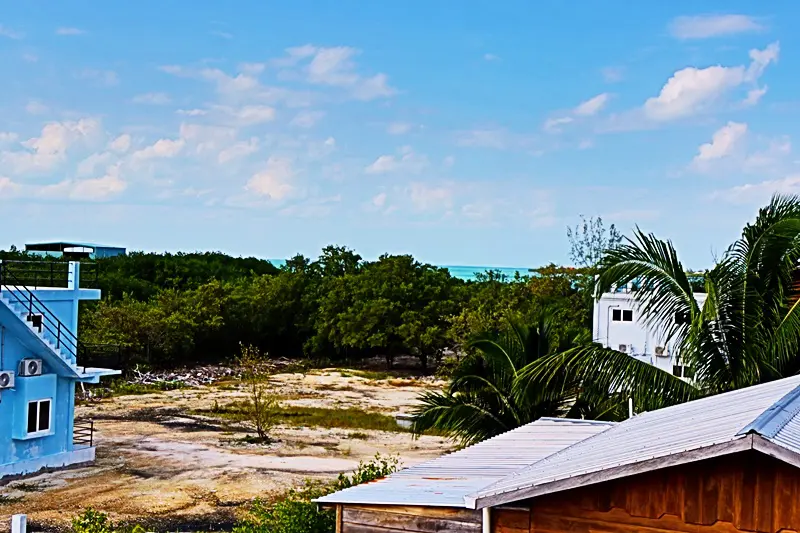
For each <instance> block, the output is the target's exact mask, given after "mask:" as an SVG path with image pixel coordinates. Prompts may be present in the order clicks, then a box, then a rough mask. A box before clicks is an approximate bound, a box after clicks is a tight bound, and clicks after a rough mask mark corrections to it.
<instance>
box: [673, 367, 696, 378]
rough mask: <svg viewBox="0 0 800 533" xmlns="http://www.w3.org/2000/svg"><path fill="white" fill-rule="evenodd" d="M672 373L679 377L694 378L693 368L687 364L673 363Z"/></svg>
mask: <svg viewBox="0 0 800 533" xmlns="http://www.w3.org/2000/svg"><path fill="white" fill-rule="evenodd" d="M672 375H673V376H677V377H679V378H686V379H694V370H692V369H691V368H689V367H688V366H683V365H673V366H672Z"/></svg>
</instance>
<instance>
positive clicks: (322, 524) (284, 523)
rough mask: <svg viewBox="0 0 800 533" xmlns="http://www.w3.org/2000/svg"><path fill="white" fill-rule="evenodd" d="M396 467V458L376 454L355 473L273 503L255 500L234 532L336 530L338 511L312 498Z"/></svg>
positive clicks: (314, 532) (322, 532) (309, 484)
mask: <svg viewBox="0 0 800 533" xmlns="http://www.w3.org/2000/svg"><path fill="white" fill-rule="evenodd" d="M397 467H398V461H397V459H395V458H393V457H381V456H380V455H376V456H375V458H374V459H373V460H372V461H370V462H367V463H365V462H363V461H362V462H361V463H359V465H358V468H357V469H356V470H355V472H353V473H352V474H350V475H347V474H339V478H338V479H337V480H336V481H334V482H332V483H323V482H307V483H306V486H305V487H304V488H302V489H300V490H293V491H289V493H288V494H286V495H284V496H282V497H281V498H280V499H278V500H277V501H276V502H274V503H272V504H267V503H265V502H263V501H256V502H255V503H254V504H253V505H252V506H251V508H250V512H249V516H248V517H247V518H246V519H245V520H242V521H241V522H240V523H239V524H237V526H236V527H235V528H234V533H334V531H335V530H336V514H335V512H334V511H332V510H329V509H320V508H319V506H318V505H317V504H316V503H314V502H313V501H312V500H314V499H315V498H320V497H322V496H325V495H326V494H330V493H332V492H336V491H339V490H342V489H346V488H349V487H353V486H355V485H359V484H361V483H368V482H370V481H374V480H376V479H380V478H382V477H386V476H388V475H390V474H392V473H394V472H396V471H397Z"/></svg>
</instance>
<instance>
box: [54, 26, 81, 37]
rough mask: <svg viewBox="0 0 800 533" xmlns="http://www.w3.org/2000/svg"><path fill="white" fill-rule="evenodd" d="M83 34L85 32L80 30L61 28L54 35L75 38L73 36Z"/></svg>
mask: <svg viewBox="0 0 800 533" xmlns="http://www.w3.org/2000/svg"><path fill="white" fill-rule="evenodd" d="M85 33H86V32H85V31H83V30H81V29H80V28H67V27H62V28H58V29H57V30H56V35H66V36H75V35H83V34H85Z"/></svg>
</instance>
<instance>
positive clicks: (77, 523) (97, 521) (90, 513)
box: [72, 507, 145, 533]
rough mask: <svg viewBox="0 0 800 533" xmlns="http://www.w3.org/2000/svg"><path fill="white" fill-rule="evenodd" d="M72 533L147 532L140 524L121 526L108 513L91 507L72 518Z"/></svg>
mask: <svg viewBox="0 0 800 533" xmlns="http://www.w3.org/2000/svg"><path fill="white" fill-rule="evenodd" d="M72 533H145V529H144V528H143V527H142V526H140V525H135V526H133V527H126V528H120V527H118V526H116V525H115V524H114V523H113V522H112V521H111V519H110V518H109V517H108V515H107V514H106V513H103V512H101V511H96V510H94V509H92V508H91V507H89V508H87V509H85V510H84V511H83V512H82V513H81V514H79V515H78V516H76V517H75V518H73V519H72Z"/></svg>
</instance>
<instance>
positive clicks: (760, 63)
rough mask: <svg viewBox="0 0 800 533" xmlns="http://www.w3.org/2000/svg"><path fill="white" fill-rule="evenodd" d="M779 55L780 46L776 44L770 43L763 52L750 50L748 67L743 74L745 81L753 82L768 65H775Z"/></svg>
mask: <svg viewBox="0 0 800 533" xmlns="http://www.w3.org/2000/svg"><path fill="white" fill-rule="evenodd" d="M780 53H781V45H780V43H778V42H774V43H771V44H770V45H769V46H767V47H766V48H764V49H763V50H759V49H757V48H756V49H753V50H750V60H751V63H750V67H749V68H748V69H747V72H746V73H745V79H746V80H747V81H755V80H757V79H758V78H760V77H761V75H762V74H763V73H764V69H766V68H767V66H768V65H769V64H770V63H777V62H778V56H779V55H780Z"/></svg>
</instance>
